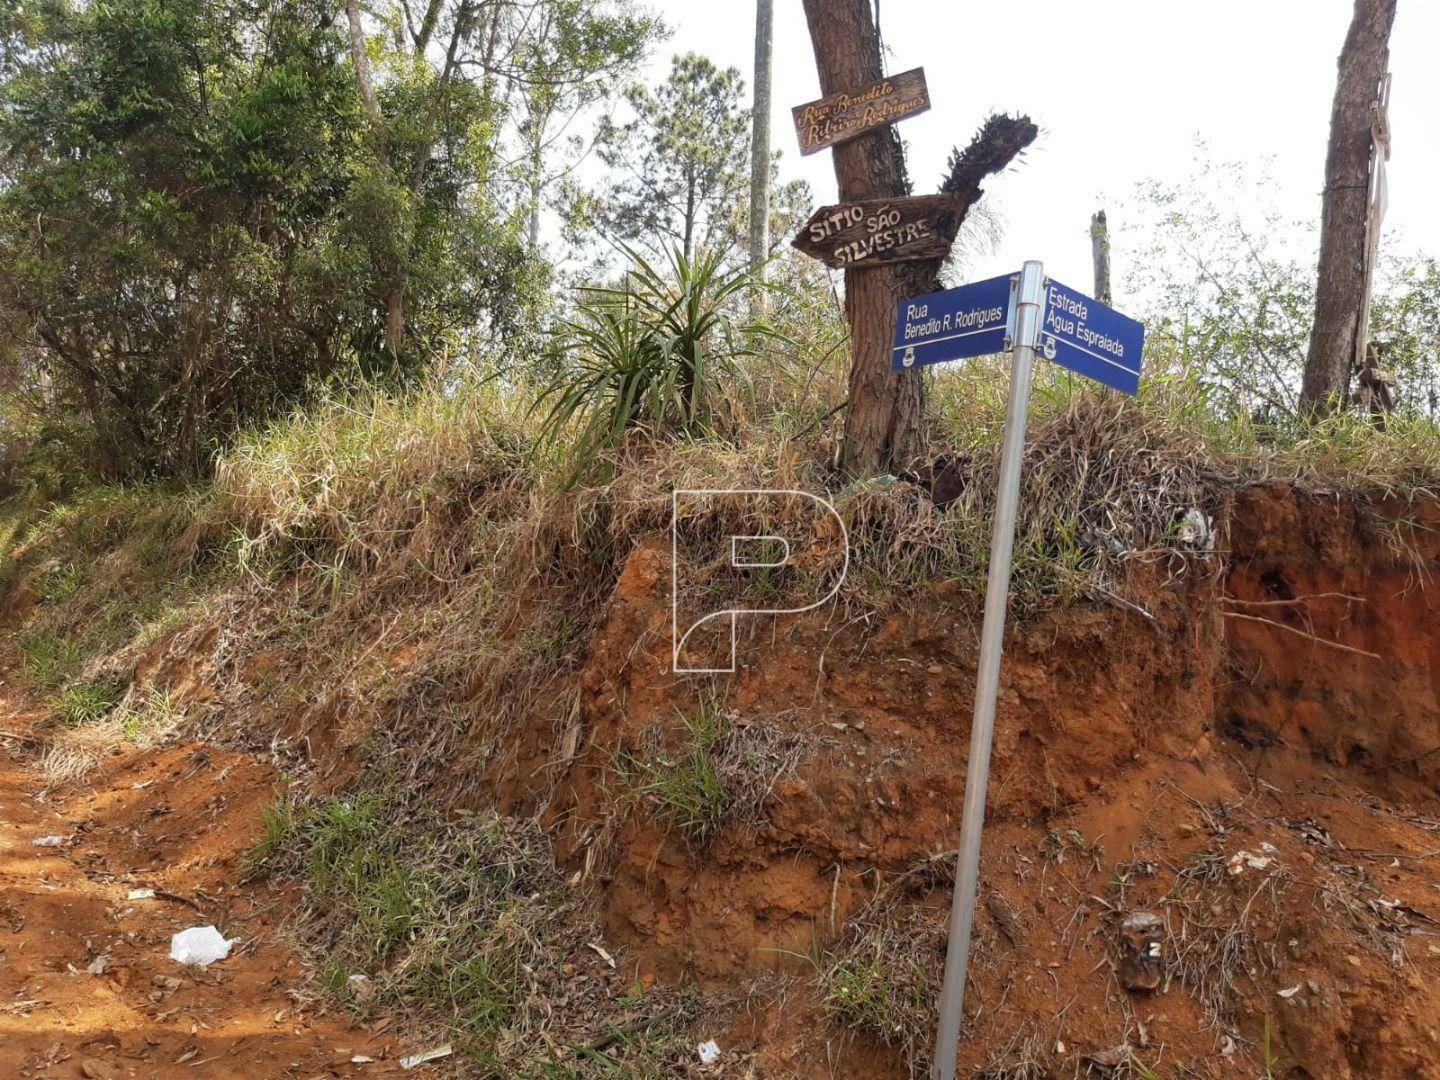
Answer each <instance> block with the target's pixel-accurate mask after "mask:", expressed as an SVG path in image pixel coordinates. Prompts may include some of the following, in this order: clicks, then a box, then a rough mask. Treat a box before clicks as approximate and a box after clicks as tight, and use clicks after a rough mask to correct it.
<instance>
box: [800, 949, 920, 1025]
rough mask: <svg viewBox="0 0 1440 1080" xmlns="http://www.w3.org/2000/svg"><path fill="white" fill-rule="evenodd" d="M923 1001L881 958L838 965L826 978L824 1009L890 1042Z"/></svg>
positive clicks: (843, 1023)
mask: <svg viewBox="0 0 1440 1080" xmlns="http://www.w3.org/2000/svg"><path fill="white" fill-rule="evenodd" d="M924 1006H925V1002H924V1001H922V1000H920V999H919V997H918V996H917V987H916V985H915V983H914V982H913V981H911V980H908V979H905V978H903V977H901V976H899V975H897V973H896V972H895V971H894V969H893V965H891V964H889V963H888V962H887V961H886V959H885V958H884V957H883V956H881V955H880V950H879V949H876V951H875V954H874V955H873V956H869V957H862V958H858V959H855V960H852V961H850V962H849V963H844V964H838V965H836V966H835V967H834V968H833V969H831V970H830V971H829V972H827V973H826V976H825V1009H826V1011H827V1012H829V1013H830V1015H831V1016H833V1017H834V1018H835V1019H836V1020H837V1021H838V1022H839V1023H840V1024H842V1025H843V1026H845V1027H850V1028H858V1029H860V1030H863V1031H870V1032H872V1033H874V1034H876V1035H879V1036H880V1037H881V1038H882V1039H885V1040H886V1041H887V1042H893V1041H895V1039H896V1038H897V1036H900V1035H902V1034H903V1033H904V1031H905V1025H906V1023H907V1022H908V1018H909V1016H910V1015H911V1014H912V1013H913V1012H914V1010H915V1009H917V1008H924Z"/></svg>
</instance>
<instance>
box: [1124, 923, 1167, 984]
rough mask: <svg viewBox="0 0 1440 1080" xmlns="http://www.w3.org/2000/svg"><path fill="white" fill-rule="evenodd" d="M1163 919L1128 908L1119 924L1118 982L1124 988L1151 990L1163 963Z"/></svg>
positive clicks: (1157, 980) (1157, 979)
mask: <svg viewBox="0 0 1440 1080" xmlns="http://www.w3.org/2000/svg"><path fill="white" fill-rule="evenodd" d="M1164 942H1165V920H1164V919H1162V918H1161V917H1160V916H1159V915H1156V914H1155V913H1154V912H1153V911H1132V912H1131V913H1130V914H1129V915H1127V916H1125V921H1124V922H1122V923H1121V924H1120V951H1121V953H1122V956H1121V960H1120V982H1121V985H1123V986H1124V987H1125V989H1126V990H1154V989H1155V988H1156V987H1157V986H1159V985H1160V976H1161V974H1162V968H1163V967H1164Z"/></svg>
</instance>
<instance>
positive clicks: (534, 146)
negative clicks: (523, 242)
mask: <svg viewBox="0 0 1440 1080" xmlns="http://www.w3.org/2000/svg"><path fill="white" fill-rule="evenodd" d="M532 126H533V127H534V132H533V133H532V135H531V142H530V230H529V232H530V236H529V239H530V250H531V251H538V250H539V249H540V188H541V184H542V177H541V174H542V172H543V171H544V168H545V161H544V145H543V141H542V137H543V133H544V130H545V129H544V127H543V126H542V125H541V123H540V121H539V120H538V119H537V120H535V121H533V123H532Z"/></svg>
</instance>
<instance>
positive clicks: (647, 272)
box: [535, 248, 761, 481]
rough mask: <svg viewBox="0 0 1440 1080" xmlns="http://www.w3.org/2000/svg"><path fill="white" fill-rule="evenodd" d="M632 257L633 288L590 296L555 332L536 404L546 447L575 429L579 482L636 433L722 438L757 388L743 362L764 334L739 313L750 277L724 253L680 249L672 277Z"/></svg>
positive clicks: (674, 253)
mask: <svg viewBox="0 0 1440 1080" xmlns="http://www.w3.org/2000/svg"><path fill="white" fill-rule="evenodd" d="M626 251H627V253H628V254H629V256H630V260H631V268H630V270H629V272H628V273H627V275H626V278H625V284H624V285H623V286H622V287H620V288H598V287H597V288H590V289H586V290H584V291H583V292H582V295H581V299H580V301H579V303H578V304H577V305H576V313H575V315H574V316H572V317H570V318H568V319H565V320H563V321H562V322H561V323H560V324H559V325H558V326H557V328H556V330H555V331H554V334H553V337H552V339H551V343H550V349H549V356H550V361H551V363H552V365H553V366H554V367H555V368H556V374H555V375H554V376H553V378H552V379H551V381H550V383H549V385H548V386H547V387H546V388H545V390H544V391H543V392H542V393H541V394H540V396H539V398H538V399H537V401H536V404H535V408H536V410H537V411H543V412H544V414H545V415H544V423H543V432H542V438H543V439H544V440H545V441H555V440H557V439H558V438H560V436H561V435H562V434H564V433H568V432H569V430H570V429H571V426H572V424H573V425H574V426H575V427H576V433H575V435H574V441H573V443H572V453H573V455H574V457H575V459H576V464H575V466H574V468H573V470H572V472H571V480H572V481H573V480H574V479H576V478H578V476H579V474H580V473H581V472H583V470H584V469H585V468H586V467H587V466H588V465H589V464H590V462H591V461H592V460H593V459H594V457H595V456H596V455H597V454H598V453H599V452H600V451H601V450H603V449H605V448H607V447H609V446H612V445H613V444H614V443H616V442H617V441H618V440H619V439H620V437H621V436H622V435H623V434H624V433H625V432H626V431H627V430H628V429H630V428H632V427H636V426H643V427H645V428H647V429H649V430H650V431H651V432H652V433H655V434H667V433H680V434H702V433H707V432H711V431H714V430H715V429H716V426H717V423H718V422H719V421H720V419H721V417H722V416H723V414H724V412H725V404H724V403H725V402H726V400H727V399H728V400H734V397H735V396H736V395H737V394H743V393H745V392H746V391H748V389H749V375H748V372H747V370H746V367H745V364H744V363H743V361H744V358H745V357H747V356H749V355H751V354H752V349H751V347H750V345H749V344H748V339H749V337H750V336H751V335H753V334H755V333H759V332H761V328H759V327H757V326H755V325H753V324H752V325H743V326H742V325H740V324H738V323H737V321H736V319H735V318H734V316H733V315H732V314H731V311H732V310H733V308H734V307H735V304H736V302H737V300H738V299H739V297H740V295H741V293H742V291H743V290H745V289H746V287H747V286H748V285H749V284H750V278H749V276H748V275H747V274H745V273H743V272H729V273H727V272H726V271H725V270H724V268H723V266H722V262H721V257H720V255H719V254H718V253H717V252H702V253H701V254H700V255H699V256H697V257H696V258H694V259H691V258H689V257H688V256H687V255H685V253H684V252H682V251H681V250H679V249H678V248H672V249H671V251H670V265H669V271H670V273H669V274H668V275H667V274H665V273H662V272H661V271H660V270H659V269H657V268H656V267H655V266H654V265H653V264H651V263H650V262H648V261H647V260H646V259H645V258H644V257H643V256H642V255H640V254H639V253H637V252H635V251H633V250H631V249H628V248H627V249H626Z"/></svg>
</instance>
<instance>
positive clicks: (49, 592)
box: [35, 563, 85, 604]
mask: <svg viewBox="0 0 1440 1080" xmlns="http://www.w3.org/2000/svg"><path fill="white" fill-rule="evenodd" d="M84 581H85V570H84V568H83V567H80V566H76V565H75V564H74V563H68V564H66V565H65V566H60V567H57V568H56V569H54V570H51V571H49V572H48V573H45V574H42V575H41V576H40V580H39V582H38V583H37V585H36V590H35V591H36V595H37V596H38V597H39V598H40V600H41V601H43V602H44V603H47V604H63V603H64V602H65V601H66V600H69V599H70V598H71V597H72V596H74V595H75V592H76V590H78V589H79V588H80V586H81V584H82V583H83V582H84Z"/></svg>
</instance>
